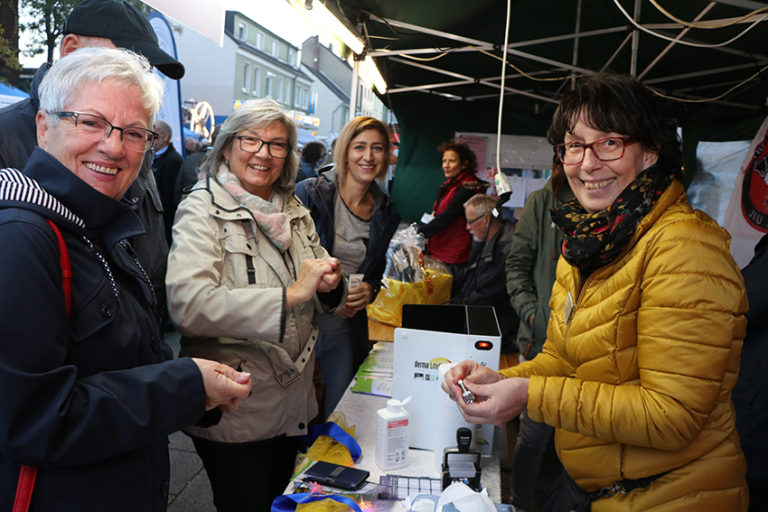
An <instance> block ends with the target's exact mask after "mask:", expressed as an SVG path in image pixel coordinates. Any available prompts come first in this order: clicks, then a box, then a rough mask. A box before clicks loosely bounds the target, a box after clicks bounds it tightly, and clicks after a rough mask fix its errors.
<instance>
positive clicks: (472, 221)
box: [467, 213, 488, 226]
mask: <svg viewBox="0 0 768 512" xmlns="http://www.w3.org/2000/svg"><path fill="white" fill-rule="evenodd" d="M486 215H488V214H487V213H484V214H482V215H479V216H477V217H475V218H474V219H472V220H468V221H467V225H468V226H471V225H472V224H474V223H475V222H477V221H479V220H480V219H482V218H483V217H485V216H486Z"/></svg>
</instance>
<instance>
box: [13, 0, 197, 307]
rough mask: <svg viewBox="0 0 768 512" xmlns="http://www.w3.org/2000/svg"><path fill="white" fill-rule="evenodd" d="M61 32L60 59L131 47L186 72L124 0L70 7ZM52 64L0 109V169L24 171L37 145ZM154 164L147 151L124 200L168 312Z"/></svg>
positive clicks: (136, 243)
mask: <svg viewBox="0 0 768 512" xmlns="http://www.w3.org/2000/svg"><path fill="white" fill-rule="evenodd" d="M62 33H63V34H64V38H63V39H62V41H61V47H60V52H59V53H60V54H61V57H66V56H67V55H69V54H70V53H72V52H74V51H75V50H77V49H79V48H85V47H94V46H98V47H108V48H116V47H120V48H127V49H129V50H133V51H135V52H136V53H140V54H141V55H144V56H145V57H146V58H147V60H149V62H150V64H152V65H153V66H155V67H156V68H157V69H158V70H159V71H160V72H161V73H163V74H165V75H167V76H168V77H170V78H173V79H176V80H178V79H180V78H181V77H182V76H184V66H183V65H182V64H181V63H180V62H178V61H177V60H175V59H174V58H173V57H171V56H170V55H168V54H167V53H165V52H164V51H163V50H161V49H160V47H159V46H158V44H157V36H156V35H155V32H154V30H152V26H151V25H150V24H149V21H147V19H146V18H145V17H144V16H142V15H141V13H140V12H139V11H137V10H136V8H135V7H133V6H132V5H131V4H129V3H128V2H126V1H124V0H86V1H85V2H83V3H81V4H79V5H78V6H77V7H75V8H74V9H72V12H71V13H70V15H69V17H68V18H67V20H66V21H65V22H64V26H63V27H62ZM49 67H50V64H48V63H46V64H43V65H42V66H41V67H40V69H38V70H37V72H36V73H35V76H34V77H33V78H32V86H31V89H30V94H29V98H27V99H25V100H23V101H20V102H17V103H14V104H12V105H9V106H7V107H5V108H3V109H0V169H2V168H6V167H12V168H15V169H23V168H24V166H25V165H26V163H27V160H28V159H29V155H30V154H31V153H32V150H33V149H34V148H35V146H37V135H36V129H35V115H36V114H37V110H38V107H39V105H40V101H39V98H38V94H37V88H38V86H39V85H40V82H41V81H42V80H43V76H45V74H46V73H47V72H48V68H49ZM151 163H152V154H151V153H147V154H146V155H145V157H144V162H143V163H142V166H141V171H140V172H139V175H138V176H137V177H136V181H134V182H133V184H132V185H131V187H130V188H129V189H128V191H127V192H126V193H125V195H124V196H123V201H125V202H127V203H129V204H131V205H132V207H133V209H134V211H135V212H136V214H137V215H138V216H139V218H140V219H141V222H142V223H143V224H144V228H145V229H146V234H144V235H139V236H136V237H134V238H133V239H131V244H132V245H133V248H134V250H135V251H136V254H137V255H138V257H139V261H140V262H141V264H142V266H143V267H144V269H145V270H146V272H147V274H148V275H149V278H150V280H151V281H152V286H153V287H154V289H155V294H156V296H157V298H158V302H159V308H160V312H164V311H165V267H166V258H167V256H168V244H167V242H166V240H165V234H164V233H165V230H164V226H163V213H162V211H163V210H162V203H161V201H160V195H159V194H158V191H157V185H156V184H155V180H154V177H153V176H152V171H151Z"/></svg>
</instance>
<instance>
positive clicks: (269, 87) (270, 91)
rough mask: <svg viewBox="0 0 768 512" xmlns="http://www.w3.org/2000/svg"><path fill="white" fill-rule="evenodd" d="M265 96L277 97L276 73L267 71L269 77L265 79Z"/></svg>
mask: <svg viewBox="0 0 768 512" xmlns="http://www.w3.org/2000/svg"><path fill="white" fill-rule="evenodd" d="M264 96H265V97H267V98H274V97H275V75H273V74H272V73H267V78H266V79H265V80H264Z"/></svg>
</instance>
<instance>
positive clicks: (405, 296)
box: [366, 269, 453, 327]
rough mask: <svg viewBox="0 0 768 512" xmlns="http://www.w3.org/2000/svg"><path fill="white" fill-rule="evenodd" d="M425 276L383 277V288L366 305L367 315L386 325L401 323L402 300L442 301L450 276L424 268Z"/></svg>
mask: <svg viewBox="0 0 768 512" xmlns="http://www.w3.org/2000/svg"><path fill="white" fill-rule="evenodd" d="M423 273H424V274H426V276H425V277H426V279H425V280H423V281H416V282H415V283H406V282H403V281H397V280H395V279H391V278H389V277H385V278H384V283H385V284H386V288H385V287H384V286H382V288H381V291H380V292H379V294H378V295H377V296H376V300H374V301H373V302H372V303H371V304H369V305H368V306H367V307H366V311H367V312H368V317H369V318H372V319H374V320H376V321H377V322H381V323H384V324H388V325H394V326H395V327H400V326H402V324H403V304H442V303H443V302H445V301H447V300H448V299H450V298H451V284H452V283H453V276H452V275H451V274H448V273H437V272H435V271H433V270H429V269H426V270H425V271H424V272H423Z"/></svg>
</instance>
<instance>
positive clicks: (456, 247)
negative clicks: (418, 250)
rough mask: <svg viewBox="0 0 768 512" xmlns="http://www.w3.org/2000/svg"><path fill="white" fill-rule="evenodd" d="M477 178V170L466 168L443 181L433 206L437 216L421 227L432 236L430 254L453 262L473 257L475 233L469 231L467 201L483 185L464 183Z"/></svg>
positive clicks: (429, 243)
mask: <svg viewBox="0 0 768 512" xmlns="http://www.w3.org/2000/svg"><path fill="white" fill-rule="evenodd" d="M476 181H477V178H475V176H474V175H473V174H471V173H468V172H462V173H461V174H459V175H457V176H454V177H453V178H450V179H448V180H446V181H444V182H443V184H442V185H440V188H439V189H438V190H437V198H436V199H435V205H434V207H433V211H434V215H435V218H434V219H433V220H432V222H430V223H429V224H427V225H426V226H423V227H422V228H421V232H422V233H424V236H426V237H427V238H429V242H428V243H427V255H429V256H432V257H433V258H437V259H438V260H440V261H442V262H443V263H450V264H456V263H466V262H467V260H468V259H469V252H470V249H471V248H472V235H470V234H469V232H468V231H467V223H466V219H465V218H464V203H465V202H466V201H467V199H469V198H470V197H472V196H473V195H474V194H475V193H476V192H477V191H478V190H479V189H477V188H472V189H470V188H467V187H465V186H463V185H464V184H465V183H468V182H476Z"/></svg>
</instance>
